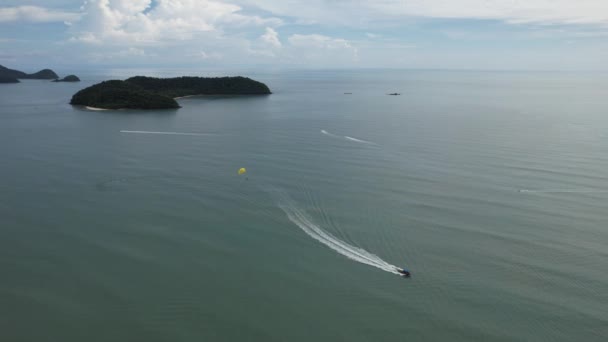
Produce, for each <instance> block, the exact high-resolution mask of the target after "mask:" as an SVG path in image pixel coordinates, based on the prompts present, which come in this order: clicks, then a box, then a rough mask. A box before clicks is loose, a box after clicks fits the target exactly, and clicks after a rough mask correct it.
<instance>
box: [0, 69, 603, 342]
mask: <svg viewBox="0 0 608 342" xmlns="http://www.w3.org/2000/svg"><path fill="white" fill-rule="evenodd" d="M99 74H100V75H104V76H95V75H93V74H91V75H88V76H87V75H81V76H82V78H83V82H80V83H76V84H70V83H50V82H46V81H36V80H25V81H23V82H22V83H20V84H14V85H13V84H11V85H7V84H2V85H0V163H1V164H0V165H1V167H0V340H1V341H7V342H8V341H11V342H12V341H24V342H29V341H36V342H37V341H62V342H82V341H87V342H95V341H104V342H105V341H142V342H144V341H145V342H154V341H159V342H160V341H167V342H175V341H405V340H411V341H606V340H607V339H608V74H599V75H598V74H591V73H589V74H575V73H524V72H522V73H516V72H513V73H509V72H441V71H309V72H295V71H292V72H268V73H261V72H252V73H243V74H244V75H246V76H250V77H253V78H255V79H258V80H260V81H263V82H265V83H266V84H268V85H269V87H270V88H271V89H272V91H273V92H274V94H272V95H270V96H260V97H219V96H215V97H192V98H185V99H180V100H179V103H180V104H181V105H182V107H183V108H181V109H178V110H170V111H149V112H139V111H87V110H83V109H79V108H73V107H71V106H70V105H69V104H68V102H69V100H70V97H71V95H72V94H73V93H75V92H76V91H77V90H79V89H82V88H84V87H86V86H88V85H91V84H94V83H97V82H99V81H101V80H103V79H109V78H111V77H119V78H124V77H128V76H133V75H136V74H141V72H128V71H123V72H122V73H121V72H110V71H108V72H99ZM146 74H151V73H146ZM160 74H161V75H163V76H169V75H178V74H179V75H181V74H191V75H196V74H198V75H205V74H201V73H197V72H175V71H166V72H164V73H160ZM347 92H348V93H352V94H344V93H347ZM389 92H399V93H401V96H387V95H386V94H387V93H389ZM121 131H147V132H172V133H194V134H191V135H180V134H143V133H129V132H121ZM240 167H246V168H247V171H248V172H247V178H245V177H243V176H240V177H239V176H238V175H237V173H236V171H237V169H238V168H240ZM393 265H396V266H400V267H407V268H409V269H410V270H411V271H412V278H411V279H403V278H401V277H399V276H397V275H395V274H394V273H393V272H394V268H393V267H394V266H393Z"/></svg>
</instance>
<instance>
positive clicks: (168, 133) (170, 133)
mask: <svg viewBox="0 0 608 342" xmlns="http://www.w3.org/2000/svg"><path fill="white" fill-rule="evenodd" d="M120 133H130V134H166V135H214V134H211V133H182V132H153V131H120Z"/></svg>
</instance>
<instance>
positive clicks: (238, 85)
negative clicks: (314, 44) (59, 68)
mask: <svg viewBox="0 0 608 342" xmlns="http://www.w3.org/2000/svg"><path fill="white" fill-rule="evenodd" d="M267 94H271V92H270V89H269V88H268V86H266V85H265V84H264V83H261V82H258V81H255V80H252V79H250V78H247V77H241V76H238V77H175V78H154V77H145V76H136V77H131V78H129V79H127V80H124V81H119V80H112V81H105V82H101V83H98V84H95V85H93V86H90V87H88V88H85V89H82V90H81V91H79V92H77V93H76V94H74V96H73V97H72V100H71V101H70V104H72V105H81V106H87V107H93V108H100V109H171V108H180V106H179V104H178V103H177V101H175V98H177V97H183V96H192V95H267Z"/></svg>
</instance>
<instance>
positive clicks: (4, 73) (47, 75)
mask: <svg viewBox="0 0 608 342" xmlns="http://www.w3.org/2000/svg"><path fill="white" fill-rule="evenodd" d="M0 77H10V78H16V79H33V80H34V79H35V80H53V79H56V78H59V76H57V74H56V73H55V72H54V71H53V70H51V69H42V70H40V71H38V72H35V73H33V74H26V73H25V72H23V71H19V70H14V69H9V68H7V67H5V66H2V65H0Z"/></svg>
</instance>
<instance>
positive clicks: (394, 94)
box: [386, 93, 401, 96]
mask: <svg viewBox="0 0 608 342" xmlns="http://www.w3.org/2000/svg"><path fill="white" fill-rule="evenodd" d="M386 95H392V96H397V95H401V93H390V94H386Z"/></svg>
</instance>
